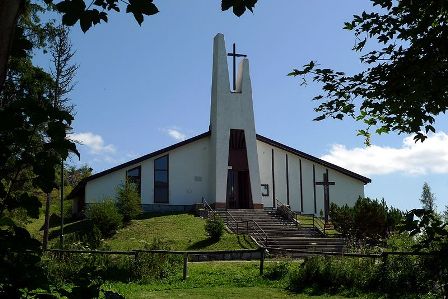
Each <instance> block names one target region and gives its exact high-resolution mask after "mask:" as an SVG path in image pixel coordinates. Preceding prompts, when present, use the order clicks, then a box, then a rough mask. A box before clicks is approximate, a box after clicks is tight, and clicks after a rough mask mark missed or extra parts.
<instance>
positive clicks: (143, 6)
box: [126, 0, 159, 25]
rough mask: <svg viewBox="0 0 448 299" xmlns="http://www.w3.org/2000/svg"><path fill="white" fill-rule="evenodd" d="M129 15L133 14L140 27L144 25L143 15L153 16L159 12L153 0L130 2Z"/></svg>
mask: <svg viewBox="0 0 448 299" xmlns="http://www.w3.org/2000/svg"><path fill="white" fill-rule="evenodd" d="M126 12H127V13H132V14H133V15H134V18H135V20H136V21H137V23H138V24H139V25H141V24H142V23H143V15H147V16H151V15H154V14H156V13H158V12H159V10H158V9H157V6H155V5H154V3H152V0H129V5H128V6H127V7H126Z"/></svg>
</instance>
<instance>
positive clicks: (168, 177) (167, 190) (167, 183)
mask: <svg viewBox="0 0 448 299" xmlns="http://www.w3.org/2000/svg"><path fill="white" fill-rule="evenodd" d="M163 158H166V169H158V168H156V161H157V160H159V159H163ZM153 164H154V165H153V171H154V172H153V174H154V185H153V186H154V193H153V195H154V203H157V204H169V203H170V191H169V190H170V157H169V154H166V155H163V156H161V157H158V158H156V159H154V161H153ZM157 171H166V201H156V192H157V191H156V189H159V188H160V189H165V188H162V187H160V186H156V172H157Z"/></svg>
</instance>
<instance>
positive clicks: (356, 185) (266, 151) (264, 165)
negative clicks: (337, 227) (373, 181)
mask: <svg viewBox="0 0 448 299" xmlns="http://www.w3.org/2000/svg"><path fill="white" fill-rule="evenodd" d="M272 149H274V177H275V197H276V198H277V199H278V200H280V201H281V202H283V203H286V202H287V195H286V194H287V193H286V163H285V162H286V155H288V164H289V167H288V168H289V169H288V170H289V171H288V173H289V203H290V206H291V209H292V210H294V211H301V205H300V161H301V163H302V176H303V177H302V186H303V213H307V214H311V213H315V210H314V186H313V165H314V168H315V179H316V182H320V181H322V179H323V173H325V172H326V169H328V176H329V180H330V181H333V182H336V184H335V185H334V186H330V203H331V202H334V203H336V204H338V205H343V204H348V205H350V206H353V205H354V203H355V201H356V200H357V199H358V197H359V196H364V183H363V182H361V181H359V180H357V179H355V178H352V177H350V176H348V175H345V174H343V173H341V172H338V171H336V170H333V169H331V168H327V167H324V166H322V165H320V164H318V163H316V162H313V161H310V160H308V159H305V158H301V157H299V156H297V155H295V154H293V153H289V152H287V151H285V150H283V149H280V148H277V147H274V146H272V145H270V144H267V143H265V142H263V141H260V140H257V151H258V161H259V167H260V183H261V184H269V192H270V193H269V196H267V197H263V204H264V206H265V207H272V197H273V189H272V166H271V165H272ZM321 210H322V211H323V212H324V191H323V187H322V186H316V213H315V214H316V215H320V211H321Z"/></svg>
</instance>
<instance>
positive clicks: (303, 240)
mask: <svg viewBox="0 0 448 299" xmlns="http://www.w3.org/2000/svg"><path fill="white" fill-rule="evenodd" d="M229 213H230V214H231V216H229ZM218 214H219V215H220V216H221V217H222V218H223V219H224V221H225V222H226V224H227V226H228V227H229V228H230V229H232V230H233V231H235V230H236V224H235V222H234V220H233V219H235V220H236V221H249V223H248V225H249V226H248V227H247V226H246V225H245V224H244V223H239V224H238V232H239V233H249V234H250V233H253V232H254V231H256V230H257V229H255V228H253V222H252V221H251V220H254V221H255V222H256V223H257V224H258V226H259V227H260V228H261V229H262V230H263V231H264V232H265V233H266V235H267V240H268V241H267V244H266V245H267V246H269V247H274V248H282V249H293V250H299V251H316V252H343V250H344V248H345V240H344V239H341V238H326V237H322V235H321V233H320V232H319V231H318V230H317V229H316V228H314V227H298V226H297V225H296V223H294V222H293V221H291V220H288V219H285V218H283V217H281V216H280V215H278V214H277V213H276V212H275V210H270V211H266V210H246V209H244V210H243V209H240V210H237V209H235V210H227V211H225V210H221V211H218ZM232 218H233V219H232ZM277 254H280V255H283V254H285V253H284V252H283V253H277ZM287 255H289V256H297V257H301V256H306V254H304V253H289V252H288V253H287Z"/></svg>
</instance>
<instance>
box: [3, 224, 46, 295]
mask: <svg viewBox="0 0 448 299" xmlns="http://www.w3.org/2000/svg"><path fill="white" fill-rule="evenodd" d="M40 245H41V244H40V242H39V241H37V240H35V239H33V238H32V237H31V236H30V234H29V233H28V231H26V230H25V229H23V228H21V227H18V226H16V225H15V224H14V223H13V221H12V220H11V219H10V218H7V217H0V297H1V298H19V297H20V295H19V294H20V293H19V290H20V289H23V288H29V289H33V288H37V287H42V286H45V285H46V281H45V280H44V279H43V275H42V269H41V268H40V260H41V248H40Z"/></svg>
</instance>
